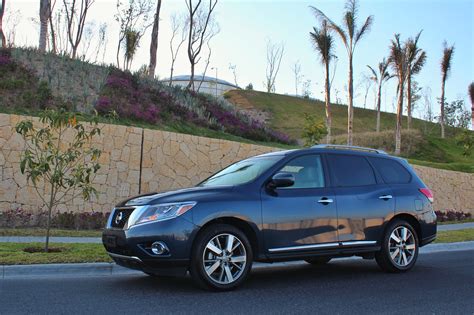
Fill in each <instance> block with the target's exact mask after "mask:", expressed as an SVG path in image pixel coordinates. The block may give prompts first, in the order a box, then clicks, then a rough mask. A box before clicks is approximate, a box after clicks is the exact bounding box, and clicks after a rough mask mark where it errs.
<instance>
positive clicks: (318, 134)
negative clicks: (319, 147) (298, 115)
mask: <svg viewBox="0 0 474 315" xmlns="http://www.w3.org/2000/svg"><path fill="white" fill-rule="evenodd" d="M304 119H305V124H304V127H303V133H302V135H301V136H302V138H303V139H304V140H305V146H307V147H310V146H312V145H315V144H319V141H320V140H321V139H322V138H323V137H324V136H325V135H327V129H326V124H325V123H324V121H323V120H321V119H318V116H316V115H310V114H307V113H305V114H304Z"/></svg>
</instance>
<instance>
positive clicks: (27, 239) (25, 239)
mask: <svg viewBox="0 0 474 315" xmlns="http://www.w3.org/2000/svg"><path fill="white" fill-rule="evenodd" d="M462 229H474V222H469V223H460V224H446V225H438V231H454V230H462ZM2 242H7V243H35V242H44V237H43V236H0V243H2ZM50 242H51V243H95V244H101V243H102V239H101V238H100V237H51V238H50Z"/></svg>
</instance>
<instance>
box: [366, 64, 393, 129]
mask: <svg viewBox="0 0 474 315" xmlns="http://www.w3.org/2000/svg"><path fill="white" fill-rule="evenodd" d="M388 66H389V62H388V61H387V60H386V59H385V58H384V59H383V60H382V62H379V65H378V72H377V71H375V70H374V69H373V68H372V67H371V66H369V65H367V67H368V68H369V69H370V71H371V72H372V77H371V78H370V79H372V81H374V82H375V83H376V84H377V123H376V130H377V132H379V131H380V105H381V102H382V86H383V84H384V83H385V82H387V81H388V80H390V79H391V78H393V77H394V75H392V74H390V72H389V71H388Z"/></svg>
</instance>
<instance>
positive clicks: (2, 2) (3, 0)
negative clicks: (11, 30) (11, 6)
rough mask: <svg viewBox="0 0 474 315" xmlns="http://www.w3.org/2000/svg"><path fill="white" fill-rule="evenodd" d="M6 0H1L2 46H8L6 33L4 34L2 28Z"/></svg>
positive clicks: (0, 45)
mask: <svg viewBox="0 0 474 315" xmlns="http://www.w3.org/2000/svg"><path fill="white" fill-rule="evenodd" d="M5 1H6V0H0V48H4V47H6V46H7V44H6V39H5V34H3V29H2V21H3V14H4V13H5Z"/></svg>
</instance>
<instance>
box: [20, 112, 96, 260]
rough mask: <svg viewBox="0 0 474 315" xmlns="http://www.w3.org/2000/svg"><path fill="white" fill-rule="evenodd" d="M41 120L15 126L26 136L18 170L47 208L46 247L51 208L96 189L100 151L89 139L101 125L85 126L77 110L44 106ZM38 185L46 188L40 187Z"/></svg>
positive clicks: (88, 194)
mask: <svg viewBox="0 0 474 315" xmlns="http://www.w3.org/2000/svg"><path fill="white" fill-rule="evenodd" d="M40 122H41V123H42V126H41V127H36V126H35V124H34V123H33V121H31V120H23V121H21V122H19V123H18V124H17V125H16V126H15V130H16V132H17V133H18V134H20V135H21V136H22V138H23V139H24V140H25V150H24V151H23V152H22V155H21V159H20V171H21V173H22V174H26V178H27V180H28V182H31V183H32V184H33V187H34V188H35V190H36V192H37V193H38V197H39V198H40V199H41V200H42V201H43V206H45V207H46V208H47V210H48V221H47V227H46V228H47V234H46V244H45V251H48V242H49V229H50V227H51V216H52V211H53V209H55V208H56V207H57V206H58V205H60V204H61V203H67V202H69V201H70V200H73V199H74V198H77V197H79V196H82V198H84V199H90V197H91V195H93V194H96V193H97V192H96V189H95V188H94V186H93V185H92V181H93V179H94V176H95V174H96V173H97V171H98V170H99V168H100V165H99V163H98V159H99V157H100V154H101V151H100V150H99V149H96V148H94V147H92V139H93V138H94V137H95V136H96V135H100V129H99V128H98V127H97V122H95V123H91V128H86V126H85V125H83V124H82V123H81V122H80V121H78V114H75V113H69V112H66V111H65V110H45V111H43V112H42V113H41V115H40ZM66 139H67V140H66ZM41 184H43V185H44V186H42V185H41ZM40 187H45V188H47V190H45V191H41V190H40Z"/></svg>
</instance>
